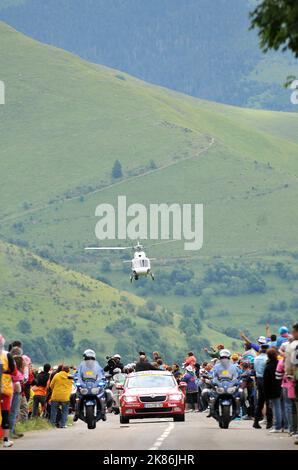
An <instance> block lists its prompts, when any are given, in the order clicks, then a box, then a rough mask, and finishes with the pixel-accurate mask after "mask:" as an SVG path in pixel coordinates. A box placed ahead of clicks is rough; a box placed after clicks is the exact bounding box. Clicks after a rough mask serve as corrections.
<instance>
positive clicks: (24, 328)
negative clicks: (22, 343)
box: [17, 320, 32, 334]
mask: <svg viewBox="0 0 298 470" xmlns="http://www.w3.org/2000/svg"><path fill="white" fill-rule="evenodd" d="M17 329H18V330H19V331H20V332H21V333H23V334H28V333H31V331H32V328H31V323H30V322H29V320H20V321H19V323H18V324H17Z"/></svg>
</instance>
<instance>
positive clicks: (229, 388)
mask: <svg viewBox="0 0 298 470" xmlns="http://www.w3.org/2000/svg"><path fill="white" fill-rule="evenodd" d="M227 392H228V393H230V394H231V395H233V393H235V392H236V387H228V388H227Z"/></svg>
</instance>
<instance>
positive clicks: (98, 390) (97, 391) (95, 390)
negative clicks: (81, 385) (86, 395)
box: [91, 387, 100, 395]
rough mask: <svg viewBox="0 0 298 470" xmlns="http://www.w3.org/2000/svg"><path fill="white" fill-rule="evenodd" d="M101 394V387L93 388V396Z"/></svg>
mask: <svg viewBox="0 0 298 470" xmlns="http://www.w3.org/2000/svg"><path fill="white" fill-rule="evenodd" d="M99 392H100V388H99V387H93V388H91V393H92V395H98V394H99Z"/></svg>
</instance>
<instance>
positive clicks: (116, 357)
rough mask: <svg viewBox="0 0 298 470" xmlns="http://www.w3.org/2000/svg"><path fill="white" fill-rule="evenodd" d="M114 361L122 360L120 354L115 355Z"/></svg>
mask: <svg viewBox="0 0 298 470" xmlns="http://www.w3.org/2000/svg"><path fill="white" fill-rule="evenodd" d="M113 359H121V356H120V354H114V356H113Z"/></svg>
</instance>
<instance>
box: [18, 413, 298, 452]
mask: <svg viewBox="0 0 298 470" xmlns="http://www.w3.org/2000/svg"><path fill="white" fill-rule="evenodd" d="M12 449H14V450H18V449H20V450H56V449H57V450H58V449H63V450H76V449H79V450H100V449H102V450H118V449H119V450H176V449H177V450H212V449H217V450H236V449H239V450H252V449H254V450H257V449H260V450H262V449H263V450H298V445H295V444H294V439H293V438H292V437H289V435H288V434H287V433H283V434H273V435H272V434H269V433H268V431H266V430H265V429H262V430H258V429H253V428H252V421H233V422H232V423H231V425H230V428H229V429H220V428H219V427H218V425H217V423H216V421H215V420H214V419H212V418H206V414H205V413H187V414H186V421H185V422H184V423H173V421H172V420H167V419H163V420H161V419H156V420H152V419H145V420H136V421H131V422H130V423H129V424H128V425H120V423H119V417H118V416H115V415H108V420H107V421H106V422H105V423H104V422H102V421H100V422H99V423H97V428H96V429H95V430H88V429H87V427H86V425H85V424H84V423H82V422H77V423H75V424H74V425H73V426H70V427H68V428H67V429H50V430H46V431H34V432H28V433H26V435H25V436H24V437H23V438H21V439H18V440H16V441H15V445H14V446H13V448H12Z"/></svg>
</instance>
